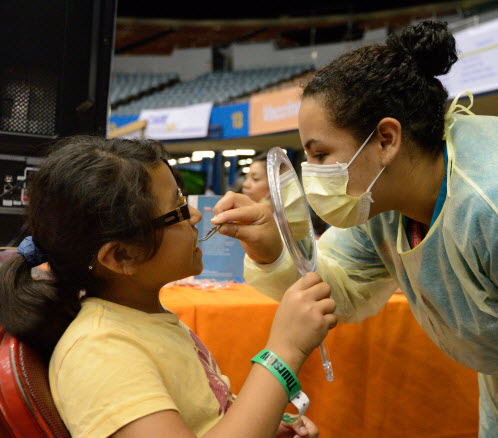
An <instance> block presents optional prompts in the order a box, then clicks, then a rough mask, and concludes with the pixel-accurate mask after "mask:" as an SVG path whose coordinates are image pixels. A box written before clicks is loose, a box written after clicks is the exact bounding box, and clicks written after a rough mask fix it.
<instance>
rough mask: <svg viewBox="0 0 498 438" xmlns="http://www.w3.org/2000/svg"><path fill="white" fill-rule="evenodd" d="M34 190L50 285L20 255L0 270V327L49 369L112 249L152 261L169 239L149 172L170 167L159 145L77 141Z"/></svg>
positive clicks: (35, 227)
mask: <svg viewBox="0 0 498 438" xmlns="http://www.w3.org/2000/svg"><path fill="white" fill-rule="evenodd" d="M52 149H53V150H52V152H51V153H50V154H49V155H48V157H47V158H46V159H45V160H44V161H43V163H42V165H41V166H40V169H39V171H38V172H37V173H36V176H35V177H34V179H33V181H32V183H31V184H30V187H29V190H30V192H29V193H30V203H29V207H28V217H29V226H30V230H31V234H32V237H33V241H34V242H35V243H36V245H37V246H38V247H39V248H41V249H42V250H43V252H44V253H45V254H46V255H47V258H48V262H49V266H50V278H48V279H33V278H32V275H31V267H30V266H29V264H28V263H27V261H26V260H25V258H24V257H23V256H21V255H15V256H14V257H12V258H11V259H9V260H8V261H7V262H6V263H5V264H4V265H3V266H2V267H1V269H0V324H1V325H2V326H3V327H4V328H5V329H6V330H7V331H9V332H11V333H13V334H14V336H17V337H18V338H19V339H22V340H23V341H25V342H27V343H28V344H29V345H30V346H31V347H32V348H34V349H35V350H37V351H38V352H39V353H40V354H41V355H42V356H43V358H44V359H45V360H46V361H48V360H49V358H50V355H51V353H52V351H53V348H54V347H55V344H56V343H57V341H58V340H59V338H60V337H61V336H62V334H63V333H64V331H65V329H66V328H67V326H68V325H69V324H70V323H71V321H72V320H73V319H74V317H75V316H76V314H77V313H78V311H79V309H80V302H79V297H80V291H81V290H85V291H86V293H87V295H89V296H91V295H94V294H96V293H97V292H98V290H99V288H101V287H102V282H103V280H102V279H100V278H98V277H97V276H96V275H95V269H89V266H91V265H93V264H94V260H95V259H96V256H97V254H98V251H99V249H100V248H101V247H102V245H104V244H105V243H107V242H111V241H115V240H117V241H122V242H127V243H131V244H134V245H136V246H137V247H139V248H142V249H143V250H144V258H146V259H147V258H150V257H152V256H153V255H154V253H155V252H156V251H157V248H158V247H159V245H160V242H161V239H162V234H160V231H158V230H156V229H155V228H154V227H153V225H152V224H151V218H153V217H154V216H156V215H157V214H158V213H159V210H158V206H157V202H156V200H155V199H154V197H153V195H152V193H151V190H150V185H151V178H150V176H149V173H148V169H150V168H154V167H156V166H157V165H159V164H160V163H161V161H165V162H166V163H167V161H166V160H165V158H166V152H165V150H164V146H163V144H162V143H160V142H158V141H154V140H125V139H113V140H106V139H105V138H102V137H96V136H95V137H94V136H74V137H68V138H65V139H62V140H60V141H58V142H57V143H56V144H55V145H54V146H53V148H52Z"/></svg>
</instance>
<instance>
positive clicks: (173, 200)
mask: <svg viewBox="0 0 498 438" xmlns="http://www.w3.org/2000/svg"><path fill="white" fill-rule="evenodd" d="M179 198H180V189H179V188H177V189H176V190H175V191H174V192H173V196H172V197H171V203H172V204H175V203H176V201H178V199H179Z"/></svg>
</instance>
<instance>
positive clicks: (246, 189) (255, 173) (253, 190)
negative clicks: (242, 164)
mask: <svg viewBox="0 0 498 438" xmlns="http://www.w3.org/2000/svg"><path fill="white" fill-rule="evenodd" d="M242 193H243V194H244V195H246V196H248V197H249V198H250V199H252V200H253V201H254V202H263V203H265V204H268V205H270V206H272V203H271V197H270V186H269V185H268V174H267V171H266V152H265V153H263V154H259V155H257V156H255V157H254V158H253V162H252V163H251V165H250V166H249V172H247V173H246V177H245V180H244V183H243V184H242Z"/></svg>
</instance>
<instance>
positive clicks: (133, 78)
mask: <svg viewBox="0 0 498 438" xmlns="http://www.w3.org/2000/svg"><path fill="white" fill-rule="evenodd" d="M177 81H178V74H177V73H112V75H111V81H110V87H109V98H110V102H111V105H112V106H115V105H116V106H117V105H119V103H126V102H129V101H130V100H132V99H133V98H139V97H141V96H142V95H143V94H145V93H148V92H152V91H154V90H156V89H159V88H161V87H164V86H166V85H169V84H171V83H173V82H177Z"/></svg>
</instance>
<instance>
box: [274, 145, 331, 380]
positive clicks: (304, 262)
mask: <svg viewBox="0 0 498 438" xmlns="http://www.w3.org/2000/svg"><path fill="white" fill-rule="evenodd" d="M282 164H285V165H286V166H287V168H288V170H289V172H290V174H289V177H291V176H292V177H293V178H294V180H295V182H296V189H297V190H298V191H299V192H300V196H301V197H302V198H303V199H306V196H305V194H304V190H303V187H302V185H301V183H300V182H299V178H298V176H297V174H296V171H295V170H294V167H293V166H292V163H291V162H290V160H289V158H288V157H287V155H286V154H285V152H284V151H283V150H282V149H281V148H279V147H274V148H272V149H270V151H269V152H268V155H267V174H268V184H269V186H270V194H271V199H272V202H273V206H274V209H275V214H276V216H277V226H278V228H279V230H280V233H281V235H282V237H283V238H284V241H285V246H286V247H287V250H288V251H289V253H290V255H291V256H292V259H293V261H294V263H295V265H296V268H297V269H298V271H299V273H300V274H301V275H303V276H304V275H306V274H307V273H308V272H315V271H316V266H317V249H316V242H315V237H314V233H313V225H312V222H311V217H310V215H309V211H307V210H306V211H305V214H306V216H307V219H308V224H309V227H308V234H309V238H310V242H311V249H312V257H311V260H308V259H307V258H306V257H304V255H303V254H302V252H301V250H300V249H299V248H298V246H297V245H296V242H295V240H294V236H293V233H292V230H291V229H290V227H289V223H288V220H287V216H286V214H285V207H284V203H283V202H282V196H281V187H280V183H281V179H280V174H281V172H280V170H281V167H280V166H281V165H282ZM320 353H321V354H322V366H323V371H324V372H325V378H326V379H327V380H328V381H329V382H332V381H333V380H334V371H333V369H332V362H331V361H330V357H329V350H328V348H327V344H326V343H325V342H322V343H321V344H320Z"/></svg>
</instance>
